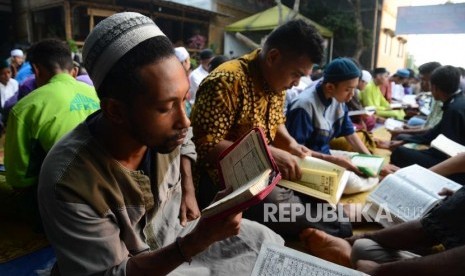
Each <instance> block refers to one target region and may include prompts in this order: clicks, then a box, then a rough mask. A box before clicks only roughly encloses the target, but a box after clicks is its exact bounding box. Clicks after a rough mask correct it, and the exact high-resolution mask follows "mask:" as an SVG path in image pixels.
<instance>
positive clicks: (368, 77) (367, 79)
mask: <svg viewBox="0 0 465 276" xmlns="http://www.w3.org/2000/svg"><path fill="white" fill-rule="evenodd" d="M372 78H373V77H372V76H371V74H370V72H368V71H367V70H362V81H364V82H370V81H371V79H372Z"/></svg>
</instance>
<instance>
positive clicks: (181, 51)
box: [174, 47, 191, 72]
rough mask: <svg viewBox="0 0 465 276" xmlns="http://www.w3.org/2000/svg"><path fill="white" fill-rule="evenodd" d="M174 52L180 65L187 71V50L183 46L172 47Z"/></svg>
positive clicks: (189, 59)
mask: <svg viewBox="0 0 465 276" xmlns="http://www.w3.org/2000/svg"><path fill="white" fill-rule="evenodd" d="M174 54H175V55H176V57H177V58H178V60H179V61H180V62H181V64H182V67H184V69H185V70H186V72H189V70H190V69H191V57H190V55H189V52H188V51H187V50H186V48H184V47H176V48H174Z"/></svg>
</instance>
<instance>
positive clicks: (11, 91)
mask: <svg viewBox="0 0 465 276" xmlns="http://www.w3.org/2000/svg"><path fill="white" fill-rule="evenodd" d="M16 91H18V82H17V81H16V80H15V79H13V78H12V77H11V69H10V66H9V65H8V62H6V61H0V100H1V101H0V136H1V135H3V131H4V129H3V125H4V123H5V121H6V119H5V115H6V111H5V110H6V106H7V105H6V103H7V101H8V100H9V99H11V97H14V95H15V93H16Z"/></svg>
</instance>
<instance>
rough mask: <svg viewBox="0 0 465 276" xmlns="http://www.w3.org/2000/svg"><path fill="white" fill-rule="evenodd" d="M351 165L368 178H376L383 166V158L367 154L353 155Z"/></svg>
mask: <svg viewBox="0 0 465 276" xmlns="http://www.w3.org/2000/svg"><path fill="white" fill-rule="evenodd" d="M351 159H352V163H353V164H354V165H355V166H356V167H357V168H358V169H359V170H360V171H361V172H363V173H364V174H365V175H367V176H369V177H373V176H378V175H379V172H380V171H381V168H382V167H383V164H384V157H381V156H377V155H368V154H355V155H353V156H352V157H351Z"/></svg>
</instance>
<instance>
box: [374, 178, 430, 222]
mask: <svg viewBox="0 0 465 276" xmlns="http://www.w3.org/2000/svg"><path fill="white" fill-rule="evenodd" d="M367 201H368V202H375V203H377V204H378V205H384V207H386V208H387V210H385V211H389V212H390V213H392V214H394V215H395V216H397V217H399V218H401V219H402V220H403V221H411V220H415V219H418V218H420V217H422V216H423V215H424V214H425V213H426V212H428V211H429V210H430V209H431V208H432V207H433V206H434V205H435V203H436V202H438V199H437V197H435V196H432V195H429V194H428V193H426V192H425V191H424V190H423V189H420V188H419V187H417V186H415V185H412V184H411V183H409V182H408V181H407V180H405V179H402V178H401V177H399V176H397V175H396V174H391V175H388V176H387V177H385V178H384V179H383V181H381V183H380V184H379V185H378V187H376V189H375V190H374V191H373V192H372V193H371V194H370V195H369V196H368V198H367Z"/></svg>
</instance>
